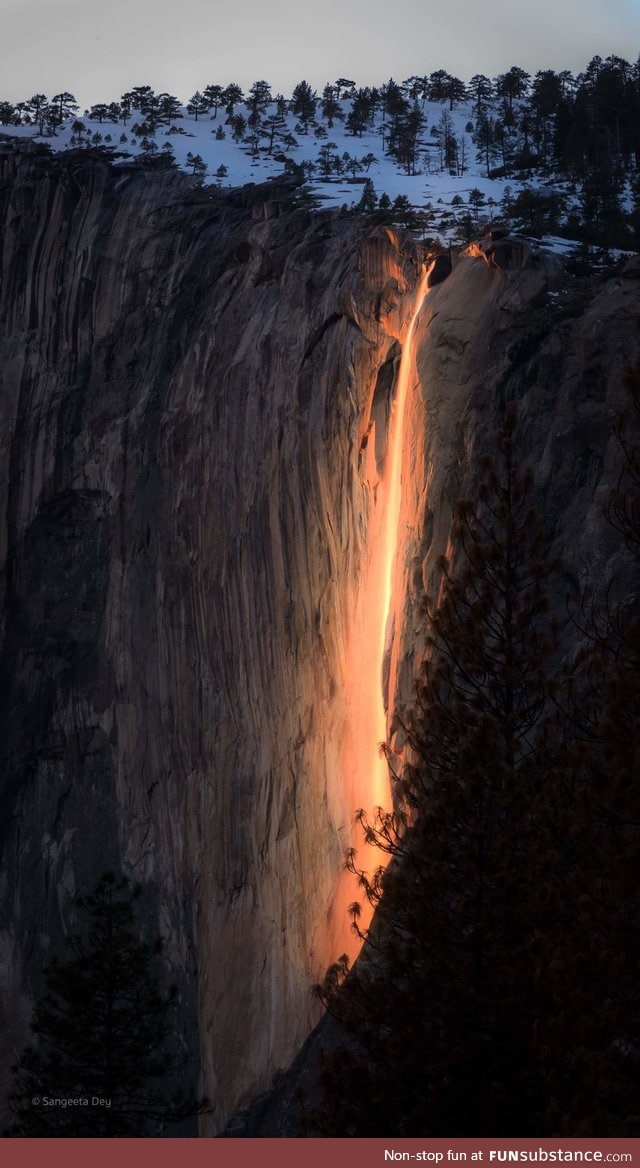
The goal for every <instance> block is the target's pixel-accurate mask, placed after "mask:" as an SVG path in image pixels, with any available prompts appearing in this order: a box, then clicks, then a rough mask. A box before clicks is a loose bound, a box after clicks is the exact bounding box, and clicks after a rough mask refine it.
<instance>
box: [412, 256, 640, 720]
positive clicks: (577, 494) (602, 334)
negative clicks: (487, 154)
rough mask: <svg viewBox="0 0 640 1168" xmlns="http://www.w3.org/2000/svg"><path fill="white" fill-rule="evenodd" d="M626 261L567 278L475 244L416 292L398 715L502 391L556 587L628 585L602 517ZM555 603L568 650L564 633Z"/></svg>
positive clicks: (627, 326)
mask: <svg viewBox="0 0 640 1168" xmlns="http://www.w3.org/2000/svg"><path fill="white" fill-rule="evenodd" d="M508 242H509V241H508V240H501V241H500V243H501V244H508ZM511 255H512V259H513V258H514V256H515V252H512V253H511ZM629 270H630V269H629V268H627V270H626V271H625V270H623V271H622V272H621V274H620V275H619V276H616V277H615V278H613V279H610V280H608V281H606V282H600V283H599V284H588V283H587V284H584V283H583V282H578V283H576V282H574V281H572V280H571V279H570V278H569V277H567V276H566V275H564V274H563V272H562V268H561V266H560V264H559V261H558V260H557V258H556V257H554V256H550V255H545V254H544V252H542V253H538V254H537V255H533V256H532V255H531V254H530V251H529V250H527V251H524V252H523V253H522V263H521V266H520V267H514V268H512V267H510V266H509V268H508V270H501V266H496V265H495V264H494V260H493V252H492V250H491V249H490V254H489V255H488V256H484V257H483V256H482V254H481V253H480V254H478V253H477V250H476V249H473V248H472V249H470V252H469V254H467V255H466V256H463V257H462V258H461V259H460V261H459V262H458V263H457V264H456V265H455V267H454V269H453V272H452V274H451V276H450V277H449V279H448V280H446V281H445V282H444V283H442V284H439V285H438V286H437V287H435V288H434V289H433V290H432V292H431V293H430V295H429V297H428V299H427V301H426V302H425V305H424V308H423V311H422V312H421V314H420V316H419V318H418V321H417V326H416V345H417V367H418V370H417V371H418V377H417V379H416V388H415V392H414V394H413V396H412V398H411V401H410V403H409V407H408V409H409V415H408V418H407V430H406V433H407V451H406V462H405V468H406V475H405V482H406V491H405V497H404V503H403V508H404V515H403V524H402V531H403V532H404V533H405V538H404V546H403V548H402V549H401V559H402V562H403V572H404V577H403V585H402V587H400V588H399V589H398V595H399V597H400V598H401V599H400V603H401V604H402V605H403V609H402V613H401V614H398V615H397V617H396V623H397V628H398V645H399V646H400V647H401V649H400V652H401V653H403V657H402V661H401V664H400V665H399V669H398V678H399V683H398V690H397V692H396V709H397V710H398V711H403V710H406V708H407V706H408V705H409V704H410V702H411V699H412V690H413V683H414V677H415V672H416V668H417V664H418V658H419V654H420V646H421V643H422V629H421V621H420V615H419V614H420V604H421V598H422V596H423V594H424V591H425V589H426V590H427V591H430V592H431V593H432V594H434V592H435V590H436V589H437V586H438V581H439V574H438V569H437V562H438V558H439V557H440V556H441V555H442V554H443V553H444V552H445V551H446V550H447V544H448V540H449V532H450V522H451V513H452V508H453V507H454V506H455V503H456V502H457V500H458V499H459V498H460V497H461V496H470V497H473V496H474V493H475V489H476V486H477V481H478V476H479V460H480V457H481V455H483V454H484V453H487V452H489V451H490V450H491V444H492V440H493V436H494V435H495V433H496V431H497V430H498V429H499V427H500V424H501V420H502V417H503V414H504V407H505V403H506V402H507V401H515V402H516V403H517V408H518V417H519V424H518V430H517V433H516V437H517V439H518V442H519V449H520V451H521V455H522V457H523V458H524V460H525V461H526V462H527V463H528V464H529V465H530V467H531V469H532V471H533V475H534V482H533V492H534V501H535V503H536V506H537V509H538V511H539V514H540V516H541V519H542V521H543V523H544V525H545V527H546V529H547V531H548V532H549V536H550V546H549V553H550V555H551V556H552V557H558V559H559V560H560V561H561V562H562V565H563V578H564V587H565V592H566V596H567V597H568V598H569V599H570V600H576V599H577V598H578V596H579V594H580V592H581V591H583V590H587V591H589V590H590V589H594V588H598V587H602V586H603V584H605V582H606V581H608V580H609V579H611V578H613V577H614V576H615V577H617V578H618V581H619V584H618V589H619V593H622V594H629V592H637V588H638V582H637V580H635V579H634V576H633V566H632V563H631V560H630V557H629V556H628V554H627V553H626V551H625V549H624V547H623V546H621V540H620V537H619V535H618V533H617V532H616V531H615V530H614V529H613V528H612V527H611V525H610V524H609V523H608V521H607V517H606V508H607V500H608V498H609V495H610V492H611V490H612V489H613V488H614V487H615V485H616V483H617V481H618V475H619V472H620V463H621V452H620V447H619V443H618V440H617V439H616V437H615V434H614V429H613V423H614V420H615V417H616V416H617V415H618V414H619V413H620V412H622V411H623V410H624V409H625V408H626V406H627V400H626V391H625V386H624V375H625V372H626V371H627V370H628V369H629V368H630V367H631V366H632V365H635V364H637V362H638V361H639V360H640V330H639V329H638V323H639V321H640V290H639V289H638V284H637V282H636V281H635V280H631V279H628V278H627V277H628V271H629ZM558 599H559V609H558V618H559V620H560V622H561V623H563V622H564V623H565V625H567V630H566V632H567V635H566V641H565V644H566V648H567V651H570V650H571V642H572V639H573V638H574V637H575V631H574V629H573V626H572V625H571V624H570V622H568V618H567V611H566V607H565V604H564V599H565V598H564V597H559V598H558ZM400 742H401V740H400Z"/></svg>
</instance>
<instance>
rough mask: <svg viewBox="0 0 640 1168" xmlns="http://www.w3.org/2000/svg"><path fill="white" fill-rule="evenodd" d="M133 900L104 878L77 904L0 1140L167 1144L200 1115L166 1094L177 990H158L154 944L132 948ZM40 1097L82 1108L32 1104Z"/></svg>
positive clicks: (132, 890)
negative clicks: (77, 923) (156, 1139)
mask: <svg viewBox="0 0 640 1168" xmlns="http://www.w3.org/2000/svg"><path fill="white" fill-rule="evenodd" d="M139 895H140V893H139V889H137V888H136V887H134V886H132V885H130V884H129V883H128V882H127V881H125V880H122V879H117V878H116V877H115V876H113V875H112V874H110V873H108V874H105V875H104V876H103V877H102V878H101V879H100V880H99V881H98V883H97V885H96V887H95V888H94V890H93V891H92V892H91V893H90V894H89V895H88V896H86V897H85V898H83V899H81V898H79V899H78V900H77V901H76V905H77V907H78V909H79V911H80V914H81V916H82V918H83V922H82V923H83V927H82V928H81V929H80V930H79V931H78V932H77V933H74V934H72V935H71V936H70V937H69V939H68V941H67V944H66V951H65V956H64V958H63V959H61V960H54V961H52V962H51V963H50V965H49V966H48V967H47V969H46V970H45V984H46V991H45V993H44V994H43V995H42V997H40V998H39V1000H38V1001H37V1003H36V1006H35V1010H34V1014H33V1020H32V1024H31V1028H32V1031H33V1035H34V1042H33V1044H32V1045H30V1046H29V1047H28V1048H27V1049H26V1050H25V1051H24V1052H23V1054H22V1055H21V1057H20V1058H19V1059H18V1062H17V1064H16V1065H15V1067H14V1068H13V1073H14V1086H13V1091H12V1093H11V1096H10V1106H11V1110H12V1111H13V1113H14V1115H15V1120H14V1122H13V1124H12V1125H11V1127H10V1128H9V1129H8V1130H7V1131H6V1132H5V1133H4V1134H5V1135H8V1136H39V1137H46V1136H49V1137H51V1136H62V1137H63V1136H94V1137H99V1136H102V1137H104V1136H114V1137H115V1136H120V1137H122V1136H143V1135H147V1136H154V1135H156V1136H158V1135H168V1134H171V1131H172V1130H173V1131H175V1124H177V1123H180V1122H182V1121H184V1120H185V1119H188V1118H189V1117H192V1116H195V1115H196V1114H197V1113H198V1112H199V1111H202V1110H204V1106H205V1105H204V1101H202V1100H199V1101H196V1100H195V1098H194V1097H192V1098H189V1096H188V1094H187V1093H185V1092H183V1091H181V1090H176V1088H175V1082H176V1079H177V1078H178V1077H181V1076H184V1072H185V1067H186V1060H185V1059H184V1058H183V1056H182V1055H181V1054H180V1053H179V1052H178V1041H177V1038H178V1036H177V1034H176V1027H175V1019H174V1014H175V1008H176V999H177V991H176V990H175V988H173V989H172V990H170V991H169V992H168V993H165V992H164V991H163V990H162V988H161V985H160V981H159V978H158V973H157V969H156V966H157V960H158V954H159V953H160V951H161V946H160V945H159V943H158V944H156V945H150V944H148V943H146V942H144V941H142V940H141V939H140V928H139V925H138V923H137V920H136V910H137V902H138V898H139ZM45 1097H47V1098H65V1099H69V1098H74V1099H86V1100H87V1101H88V1102H87V1104H86V1105H85V1104H82V1105H78V1106H74V1107H67V1108H60V1107H54V1106H46V1107H45V1106H44V1105H43V1104H42V1103H39V1104H34V1102H33V1101H34V1100H43V1099H44V1098H45ZM93 1100H102V1103H101V1104H100V1103H98V1102H96V1103H93V1102H92V1101H93ZM107 1101H109V1104H108V1105H107ZM167 1129H168V1130H167Z"/></svg>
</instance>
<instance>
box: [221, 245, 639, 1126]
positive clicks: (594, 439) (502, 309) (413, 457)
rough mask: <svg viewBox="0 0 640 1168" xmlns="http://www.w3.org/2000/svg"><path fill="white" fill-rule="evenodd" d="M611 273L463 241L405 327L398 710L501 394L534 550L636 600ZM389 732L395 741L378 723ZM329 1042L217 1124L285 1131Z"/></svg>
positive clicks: (624, 357)
mask: <svg viewBox="0 0 640 1168" xmlns="http://www.w3.org/2000/svg"><path fill="white" fill-rule="evenodd" d="M633 267H634V265H633V262H631V264H630V265H629V266H628V267H627V268H626V269H625V270H623V271H622V273H621V274H620V276H618V277H616V278H614V279H611V280H609V281H607V282H606V283H601V284H599V285H598V286H594V287H591V286H588V285H587V286H584V285H583V284H578V285H576V284H574V283H573V282H572V281H571V280H570V279H569V278H568V277H566V276H565V275H563V273H562V271H561V269H560V268H559V266H558V264H557V262H556V261H555V260H554V258H553V257H551V256H546V255H544V254H539V255H538V256H537V257H536V263H535V265H532V264H531V256H530V253H529V252H527V253H523V255H522V266H521V267H520V268H518V267H515V268H511V269H510V270H509V271H503V270H500V269H499V268H498V267H497V266H495V265H494V264H492V263H491V262H490V258H489V257H487V258H485V257H484V249H483V248H472V249H470V251H469V252H468V253H467V254H466V255H464V256H462V257H461V258H460V259H459V261H458V262H457V263H456V264H455V265H454V268H453V272H452V274H451V275H450V276H449V278H448V279H446V280H445V281H444V282H438V283H437V284H436V285H433V284H432V285H431V291H430V293H429V295H428V297H427V299H426V301H425V303H424V306H423V309H422V311H421V313H420V315H419V317H418V320H417V324H416V330H415V331H416V345H417V376H416V377H415V379H414V383H413V393H412V394H411V396H410V398H409V401H408V403H407V419H406V428H405V456H404V464H403V484H404V487H403V502H402V515H401V523H400V530H401V533H402V541H401V547H400V556H399V559H400V572H401V574H402V579H401V583H400V584H399V585H398V587H397V588H396V597H397V605H396V611H395V625H396V634H397V635H396V644H397V648H398V661H397V665H396V674H395V690H394V693H395V700H394V709H395V710H396V711H397V713H400V714H404V715H406V713H407V710H408V708H409V707H410V705H411V701H412V696H413V686H414V679H415V676H416V671H417V669H418V666H419V662H420V660H421V656H422V652H423V644H424V628H423V620H422V615H421V600H422V598H423V596H424V592H425V590H427V591H430V592H431V593H432V594H434V593H435V592H436V590H437V587H438V584H439V578H440V577H439V571H438V559H439V557H440V556H441V555H442V554H443V553H444V552H445V551H446V550H447V547H448V543H449V537H450V530H451V515H452V510H453V507H454V506H455V504H456V502H457V500H458V499H459V498H460V497H461V496H463V495H466V496H471V497H473V496H474V492H475V490H476V487H477V483H478V478H479V459H480V456H481V455H482V454H484V453H487V452H490V450H491V446H492V441H493V436H494V435H495V433H496V431H497V429H498V428H499V426H500V424H501V422H502V419H503V412H504V406H505V402H506V401H513V400H515V401H516V402H517V404H518V416H519V424H518V432H517V436H518V439H519V443H520V448H521V450H522V452H523V454H524V456H525V458H526V460H527V461H528V462H529V464H530V465H531V467H532V469H533V472H534V484H533V487H534V492H535V496H536V501H537V506H538V510H539V512H540V515H541V518H542V520H543V522H544V523H545V525H546V527H547V530H548V531H549V535H550V547H549V552H550V555H551V556H558V557H559V558H560V559H561V560H562V563H563V575H562V580H563V587H564V588H565V590H566V595H567V596H568V597H569V598H570V599H574V600H577V599H578V597H579V595H580V592H581V591H582V590H587V591H588V590H589V589H590V588H598V587H602V586H603V585H605V586H606V583H607V581H608V580H609V579H611V578H612V577H614V576H616V577H617V579H618V581H619V584H618V595H625V596H629V595H630V594H635V596H636V598H637V597H638V580H637V577H636V576H634V565H633V564H632V563H631V560H630V557H629V556H628V554H627V553H626V552H625V550H624V548H623V547H621V541H620V538H619V536H618V534H617V533H616V531H615V530H613V529H612V528H611V526H610V524H609V523H608V522H607V518H606V503H607V499H608V497H609V493H610V490H611V488H612V487H614V486H615V484H616V483H617V480H618V475H619V468H620V450H619V446H618V443H617V440H616V438H615V436H614V433H613V427H612V423H613V420H614V418H615V416H616V414H618V413H619V412H621V411H622V410H623V409H624V408H625V406H626V399H625V392H624V384H623V383H624V373H625V371H626V370H627V369H628V368H629V367H630V366H631V365H633V364H636V363H637V362H638V360H639V359H640V330H638V321H639V320H640V291H639V290H638V283H637V282H636V281H635V280H632V279H630V278H628V273H629V271H630V270H632V268H633ZM564 599H565V598H564V596H561V597H558V601H559V607H558V613H557V615H558V617H559V619H560V622H561V623H562V622H563V621H564V623H565V628H564V634H565V637H564V644H565V647H566V649H567V651H571V648H572V642H573V640H574V638H575V629H574V626H573V625H572V624H571V623H570V622H568V620H567V612H566V608H565V604H564ZM393 728H394V733H393V735H392V742H393V744H394V746H395V748H396V749H397V750H399V751H401V750H402V749H403V746H404V741H403V736H402V734H401V732H400V729H399V723H398V721H397V720H395V719H394V720H393ZM341 1042H344V1035H341V1033H340V1031H339V1029H338V1027H337V1024H336V1023H335V1022H334V1020H333V1019H331V1018H330V1017H329V1016H325V1017H324V1018H323V1019H322V1020H321V1022H320V1023H319V1025H318V1027H317V1028H316V1030H315V1032H314V1033H313V1034H312V1035H311V1037H310V1038H309V1039H308V1040H307V1042H306V1043H305V1045H304V1047H303V1048H302V1050H301V1051H300V1052H299V1054H298V1056H297V1058H296V1060H295V1061H294V1063H293V1064H292V1066H291V1068H290V1070H289V1071H288V1072H287V1073H286V1074H285V1075H283V1076H282V1077H281V1078H280V1079H279V1081H278V1082H277V1084H276V1085H275V1087H274V1088H273V1090H272V1091H271V1092H269V1093H266V1094H263V1095H261V1096H259V1097H258V1098H257V1099H256V1100H254V1101H253V1103H252V1105H251V1106H250V1107H249V1108H247V1109H246V1110H245V1111H244V1112H242V1113H240V1114H238V1115H236V1116H234V1117H233V1120H232V1122H231V1123H230V1125H229V1127H228V1129H227V1131H226V1132H225V1135H228V1136H232V1137H237V1136H244V1137H256V1136H259V1137H273V1136H295V1135H297V1134H299V1133H300V1124H301V1122H302V1118H303V1117H302V1115H301V1112H300V1105H299V1102H298V1095H299V1090H300V1088H303V1090H304V1092H305V1095H306V1104H305V1106H306V1108H310V1109H311V1110H313V1107H314V1105H315V1104H316V1103H317V1102H318V1101H319V1098H320V1095H319V1088H318V1080H319V1074H320V1069H321V1064H322V1051H323V1050H324V1049H332V1048H334V1047H335V1046H337V1045H339V1044H340V1043H341Z"/></svg>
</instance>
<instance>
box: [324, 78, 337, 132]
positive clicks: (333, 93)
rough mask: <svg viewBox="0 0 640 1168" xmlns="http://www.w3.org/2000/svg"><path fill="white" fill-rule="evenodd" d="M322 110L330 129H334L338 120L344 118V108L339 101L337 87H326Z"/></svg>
mask: <svg viewBox="0 0 640 1168" xmlns="http://www.w3.org/2000/svg"><path fill="white" fill-rule="evenodd" d="M320 110H321V113H322V116H323V118H324V119H325V121H326V123H327V126H328V127H329V129H331V128H332V126H333V123H334V121H335V120H336V118H342V106H341V105H340V102H339V101H338V88H337V86H336V85H329V84H327V85H325V87H324V89H323V90H322V100H321V103H320Z"/></svg>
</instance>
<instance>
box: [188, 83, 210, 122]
mask: <svg viewBox="0 0 640 1168" xmlns="http://www.w3.org/2000/svg"><path fill="white" fill-rule="evenodd" d="M210 108H211V107H210V105H209V101H208V98H206V97H205V96H204V94H202V93H200V90H199V89H197V90H196V92H195V93H194V95H193V97H191V98H189V101H188V102H187V113H188V114H193V116H194V118H195V119H196V122H197V120H198V118H199V117H200V115H201V114H206V113H207V111H208V110H209V109H210Z"/></svg>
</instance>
